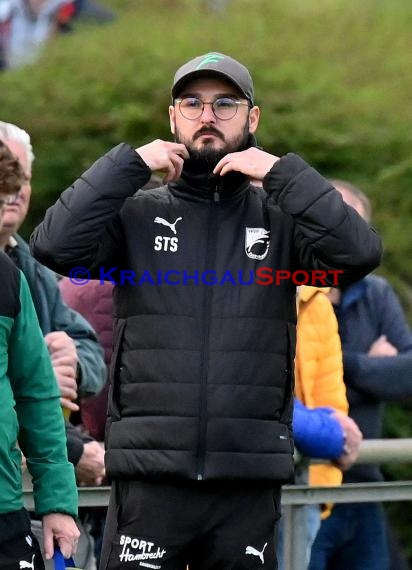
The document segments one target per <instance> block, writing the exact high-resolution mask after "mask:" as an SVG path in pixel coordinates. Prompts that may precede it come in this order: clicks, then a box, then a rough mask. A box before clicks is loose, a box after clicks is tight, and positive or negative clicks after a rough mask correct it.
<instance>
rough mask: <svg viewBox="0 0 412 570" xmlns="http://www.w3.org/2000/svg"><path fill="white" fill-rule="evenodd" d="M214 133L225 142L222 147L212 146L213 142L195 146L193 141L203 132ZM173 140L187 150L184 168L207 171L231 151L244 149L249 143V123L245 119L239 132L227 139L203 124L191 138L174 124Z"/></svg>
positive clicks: (219, 132)
mask: <svg viewBox="0 0 412 570" xmlns="http://www.w3.org/2000/svg"><path fill="white" fill-rule="evenodd" d="M211 132H212V133H215V135H216V136H217V137H219V138H220V139H221V140H222V141H223V142H224V143H225V144H224V146H223V147H222V148H213V143H205V144H204V145H203V147H202V148H195V146H194V142H195V141H196V139H198V138H199V137H200V136H201V135H202V134H204V133H211ZM175 142H178V143H181V144H184V145H185V147H186V148H187V150H188V152H189V159H188V160H185V166H184V168H185V170H190V171H192V172H199V173H200V172H205V173H208V172H210V171H211V170H213V169H214V167H215V166H216V164H217V163H218V162H219V161H220V160H221V159H222V158H223V157H224V156H226V155H227V154H229V153H231V152H240V151H242V150H246V149H247V148H248V147H249V146H250V145H249V123H248V121H245V124H244V126H243V129H242V131H241V133H240V134H239V135H237V136H234V137H232V138H231V139H227V138H226V137H225V136H224V134H223V133H222V132H221V131H219V130H218V129H215V128H214V127H211V126H210V127H207V126H204V127H202V128H200V129H199V130H198V131H196V133H195V134H194V135H193V137H192V138H191V139H188V138H185V137H183V136H182V135H181V133H180V131H179V129H178V128H177V127H176V126H175Z"/></svg>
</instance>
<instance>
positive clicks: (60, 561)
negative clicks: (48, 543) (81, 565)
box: [53, 548, 77, 570]
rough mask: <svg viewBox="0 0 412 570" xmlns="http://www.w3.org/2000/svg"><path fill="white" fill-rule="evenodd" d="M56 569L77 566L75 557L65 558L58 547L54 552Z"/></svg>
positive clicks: (63, 569)
mask: <svg viewBox="0 0 412 570" xmlns="http://www.w3.org/2000/svg"><path fill="white" fill-rule="evenodd" d="M53 560H54V570H65V569H66V568H77V566H76V564H75V563H74V560H73V558H65V557H64V556H63V554H62V553H61V550H60V548H56V550H55V551H54V554H53Z"/></svg>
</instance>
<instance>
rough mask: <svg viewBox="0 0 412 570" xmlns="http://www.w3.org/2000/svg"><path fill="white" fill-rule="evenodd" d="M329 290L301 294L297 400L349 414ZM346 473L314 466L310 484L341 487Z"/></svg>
mask: <svg viewBox="0 0 412 570" xmlns="http://www.w3.org/2000/svg"><path fill="white" fill-rule="evenodd" d="M328 291H329V289H318V288H316V287H309V286H302V287H301V288H300V290H299V294H298V299H297V303H298V326H297V343H296V360H295V373H296V387H295V395H296V397H297V398H298V399H299V400H300V401H301V402H302V403H303V404H305V406H307V407H308V408H316V407H318V406H327V407H330V408H334V409H336V410H340V411H342V412H344V413H345V414H347V413H348V401H347V398H346V388H345V384H344V382H343V364H342V347H341V342H340V337H339V332H338V323H337V320H336V317H335V313H334V311H333V307H332V304H331V303H330V301H329V299H328V298H327V297H326V295H325V293H327V292H328ZM341 482H342V472H341V470H340V469H338V468H336V467H334V466H333V465H312V466H311V467H310V468H309V484H310V485H322V486H328V485H340V484H341Z"/></svg>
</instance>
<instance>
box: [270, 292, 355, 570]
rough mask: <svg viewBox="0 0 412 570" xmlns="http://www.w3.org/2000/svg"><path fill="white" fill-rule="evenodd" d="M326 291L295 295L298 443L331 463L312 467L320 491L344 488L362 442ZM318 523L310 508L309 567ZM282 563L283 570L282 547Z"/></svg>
mask: <svg viewBox="0 0 412 570" xmlns="http://www.w3.org/2000/svg"><path fill="white" fill-rule="evenodd" d="M328 292H329V289H327V288H323V289H319V288H317V287H310V286H301V287H299V290H298V295H297V311H298V322H297V341H296V359H295V409H294V414H293V430H294V440H295V446H296V448H297V450H298V451H299V452H300V453H301V454H302V455H305V456H307V457H310V458H324V459H327V460H329V461H328V463H324V464H318V465H311V466H310V467H309V475H308V482H309V484H310V485H320V486H327V485H329V486H336V485H340V484H341V482H342V470H345V469H348V468H349V467H350V466H351V465H352V463H353V462H354V461H355V459H356V457H357V456H358V453H359V445H360V442H361V440H362V434H361V432H360V430H359V428H358V426H357V425H356V423H355V422H354V421H353V420H352V419H351V418H349V417H348V415H347V413H348V400H347V398H346V388H345V384H344V381H343V363H342V348H341V341H340V337H339V332H338V323H337V320H336V317H335V313H334V310H333V307H332V304H331V302H330V300H329V299H328V297H327V295H326V293H328ZM300 482H306V479H305V481H300ZM331 507H332V505H325V506H324V507H323V511H322V518H323V517H326V516H328V515H329V514H330V510H331ZM320 521H321V509H320V506H318V505H310V506H307V507H306V508H305V527H306V535H305V537H302V540H305V550H306V558H307V562H309V559H310V550H311V546H312V544H313V541H314V539H315V536H316V533H317V531H318V529H319V526H320ZM281 534H282V525H281ZM279 544H280V545H281V541H279ZM278 560H279V570H282V568H283V549H282V546H280V548H279V549H278Z"/></svg>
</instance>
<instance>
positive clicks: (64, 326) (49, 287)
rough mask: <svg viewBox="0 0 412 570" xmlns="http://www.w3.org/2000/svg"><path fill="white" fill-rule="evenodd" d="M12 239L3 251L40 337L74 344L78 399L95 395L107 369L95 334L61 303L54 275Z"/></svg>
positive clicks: (15, 237)
mask: <svg viewBox="0 0 412 570" xmlns="http://www.w3.org/2000/svg"><path fill="white" fill-rule="evenodd" d="M14 239H15V240H16V242H17V245H16V246H15V247H7V249H6V252H7V254H8V255H9V257H10V258H11V259H12V261H14V263H15V264H16V265H17V267H18V268H19V269H21V270H22V272H23V273H24V276H25V277H26V279H27V282H28V284H29V287H30V292H31V295H32V298H33V303H34V307H35V309H36V313H37V318H38V319H39V323H40V328H41V330H42V332H43V335H44V336H45V335H46V334H48V333H49V332H52V331H64V332H66V333H67V334H68V335H69V336H70V337H71V338H72V339H73V340H74V342H75V344H76V349H77V355H78V357H79V377H78V379H77V380H78V385H79V394H80V397H82V398H85V397H86V398H87V397H88V396H90V395H92V394H97V393H98V392H100V390H101V389H102V388H103V386H104V385H105V383H106V379H107V369H106V365H105V362H104V357H103V349H102V347H101V346H100V344H99V342H98V340H97V336H96V333H95V331H94V330H93V328H92V327H91V325H90V324H89V323H88V322H87V321H86V320H85V319H84V318H83V317H82V316H81V315H80V313H78V312H76V311H73V310H71V309H70V308H69V307H68V306H67V305H65V304H64V303H63V300H62V298H61V294H60V290H59V286H58V283H57V279H56V275H55V273H53V272H52V271H50V270H49V269H47V268H46V267H44V266H43V265H41V264H40V263H39V262H38V261H36V260H35V259H34V257H33V256H32V255H31V253H30V250H29V247H28V245H27V243H26V242H25V241H24V240H23V239H22V238H21V237H20V236H18V235H15V236H14Z"/></svg>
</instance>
